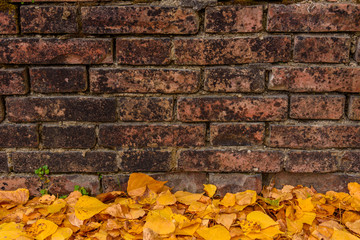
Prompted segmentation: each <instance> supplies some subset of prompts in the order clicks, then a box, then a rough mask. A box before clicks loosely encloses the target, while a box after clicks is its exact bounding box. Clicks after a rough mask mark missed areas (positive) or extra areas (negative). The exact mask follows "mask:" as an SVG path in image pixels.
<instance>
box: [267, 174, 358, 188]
mask: <svg viewBox="0 0 360 240" xmlns="http://www.w3.org/2000/svg"><path fill="white" fill-rule="evenodd" d="M270 181H274V182H275V187H276V188H280V189H281V188H282V187H283V186H284V185H292V186H297V185H303V186H306V187H311V186H313V187H314V188H315V190H317V191H318V192H320V193H325V192H327V191H336V192H348V191H347V184H348V183H350V182H360V177H359V176H357V175H350V174H343V173H286V172H281V173H276V174H269V176H268V181H264V180H263V184H265V185H268V184H269V183H270Z"/></svg>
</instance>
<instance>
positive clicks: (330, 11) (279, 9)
mask: <svg viewBox="0 0 360 240" xmlns="http://www.w3.org/2000/svg"><path fill="white" fill-rule="evenodd" d="M359 22H360V7H359V5H358V4H348V3H334V4H324V3H308V4H306V3H301V4H291V5H279V4H270V6H269V10H268V20H267V26H268V27H267V30H268V31H271V32H345V31H351V32H353V31H354V32H355V31H360V25H359Z"/></svg>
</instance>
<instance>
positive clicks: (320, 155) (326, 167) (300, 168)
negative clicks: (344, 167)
mask: <svg viewBox="0 0 360 240" xmlns="http://www.w3.org/2000/svg"><path fill="white" fill-rule="evenodd" d="M337 155H338V153H337V152H330V151H323V152H319V151H291V152H289V153H288V157H287V159H286V161H285V166H284V168H285V171H287V172H298V173H311V172H335V171H337V170H338V157H337Z"/></svg>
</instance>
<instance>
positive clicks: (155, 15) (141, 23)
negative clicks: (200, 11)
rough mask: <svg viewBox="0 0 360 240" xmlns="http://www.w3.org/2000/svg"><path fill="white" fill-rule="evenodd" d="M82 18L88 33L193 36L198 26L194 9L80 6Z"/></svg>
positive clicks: (84, 30)
mask: <svg viewBox="0 0 360 240" xmlns="http://www.w3.org/2000/svg"><path fill="white" fill-rule="evenodd" d="M81 18H82V26H83V32H84V33H90V34H131V33H142V34H194V33H196V32H197V31H198V26H199V18H198V16H197V14H196V12H195V11H194V10H192V9H188V8H176V7H164V6H96V7H83V8H81Z"/></svg>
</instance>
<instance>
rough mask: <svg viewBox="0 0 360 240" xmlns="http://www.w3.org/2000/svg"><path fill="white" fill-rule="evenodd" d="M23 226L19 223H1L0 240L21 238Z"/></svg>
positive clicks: (23, 233) (23, 234)
mask: <svg viewBox="0 0 360 240" xmlns="http://www.w3.org/2000/svg"><path fill="white" fill-rule="evenodd" d="M23 227H24V225H23V224H21V223H14V222H9V223H3V224H1V225H0V240H16V239H18V238H19V237H21V236H25V235H26V233H25V232H24V231H23Z"/></svg>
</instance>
